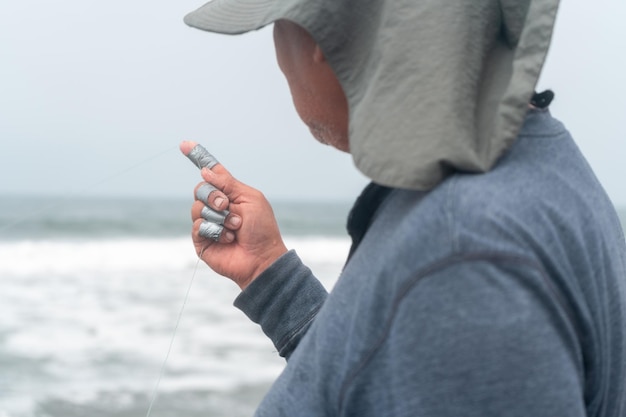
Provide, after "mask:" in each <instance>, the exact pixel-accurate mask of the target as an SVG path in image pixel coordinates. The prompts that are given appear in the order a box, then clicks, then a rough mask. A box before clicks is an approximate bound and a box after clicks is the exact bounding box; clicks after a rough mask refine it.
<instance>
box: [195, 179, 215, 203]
mask: <svg viewBox="0 0 626 417" xmlns="http://www.w3.org/2000/svg"><path fill="white" fill-rule="evenodd" d="M215 190H217V188H215V187H214V186H213V185H211V184H209V183H208V182H205V183H204V184H202V185H201V186H200V187H198V189H197V190H196V198H197V199H198V200H200V201H202V202H203V203H205V204H209V195H210V194H211V193H212V192H213V191H215Z"/></svg>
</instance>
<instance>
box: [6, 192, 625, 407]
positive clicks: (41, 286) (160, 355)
mask: <svg viewBox="0 0 626 417" xmlns="http://www.w3.org/2000/svg"><path fill="white" fill-rule="evenodd" d="M190 203H191V202H190V201H178V200H158V199H88V198H66V199H54V198H41V197H39V198H34V197H9V196H0V417H79V416H80V417H85V416H90V417H113V416H116V417H141V416H145V414H146V411H147V408H148V404H149V400H150V395H151V394H152V391H153V388H154V385H155V383H156V381H157V378H158V375H159V371H160V368H161V365H162V363H163V360H164V358H165V354H166V352H167V348H168V346H169V342H170V338H171V336H172V332H173V328H174V324H175V321H176V318H177V316H178V313H179V311H180V308H181V305H182V303H183V299H184V295H185V292H186V290H187V287H188V285H189V282H190V280H191V277H192V275H193V273H194V270H195V269H196V265H197V258H196V256H195V253H194V250H193V247H192V244H191V241H190V238H189V230H190V227H191V220H190V215H189V209H190ZM273 206H274V211H275V213H276V215H277V218H278V221H279V225H280V227H281V231H282V233H283V235H284V236H285V240H286V243H287V245H288V247H290V248H293V249H295V250H296V251H297V252H298V254H299V255H300V256H301V258H302V259H303V260H304V262H305V263H306V264H307V265H308V266H309V267H311V269H312V270H313V272H314V273H315V274H316V276H317V277H318V278H319V279H320V280H321V281H322V283H323V284H324V285H325V286H326V287H327V288H329V289H330V288H331V287H332V285H333V284H334V282H335V280H336V278H337V277H338V275H339V273H340V271H341V268H342V267H343V263H344V261H345V257H346V255H347V253H348V249H349V244H350V243H349V239H348V238H347V236H346V233H345V222H346V217H347V213H348V211H349V208H350V203H345V204H344V203H319V202H318V203H312V202H306V203H302V202H292V203H285V202H274V204H273ZM620 213H621V218H622V222H623V223H626V211H624V210H622V211H621V212H620ZM238 293H239V291H238V288H237V287H236V286H235V285H234V284H233V283H231V282H230V281H229V280H227V279H225V278H223V277H220V276H217V275H216V274H215V273H213V272H212V271H211V270H210V269H209V268H208V267H206V265H204V264H200V265H198V270H197V275H196V278H195V280H194V284H193V287H192V289H191V292H190V297H189V300H188V302H187V306H186V309H185V312H184V314H183V316H182V320H181V323H180V327H179V329H178V332H177V335H176V338H175V341H174V345H173V349H172V352H171V355H170V358H169V360H168V362H167V364H166V368H165V374H164V377H163V380H162V382H161V386H160V389H159V396H158V398H157V401H156V403H155V405H154V407H153V410H152V416H154V417H165V416H177V417H178V416H185V417H196V416H197V417H199V416H203V417H204V416H211V417H221V416H224V417H226V416H228V417H238V416H242V417H243V416H250V415H252V414H253V412H254V409H255V408H256V405H257V404H258V402H259V401H260V400H261V398H262V397H263V395H264V393H265V392H266V391H267V390H268V388H269V386H270V384H271V382H272V381H273V380H274V379H275V378H276V376H277V375H278V374H279V373H280V372H281V370H282V369H283V367H284V364H285V362H284V360H283V359H282V358H280V357H279V356H278V355H277V353H276V351H275V348H274V346H273V345H272V344H271V342H270V341H269V340H268V339H267V338H266V337H265V335H263V334H262V332H261V331H260V329H259V328H258V327H257V326H256V325H255V324H253V323H251V322H250V321H249V320H248V319H247V318H246V317H245V316H244V315H243V313H242V312H240V311H239V310H237V309H235V308H234V307H233V306H232V301H233V300H234V298H235V297H236V296H237V295H238Z"/></svg>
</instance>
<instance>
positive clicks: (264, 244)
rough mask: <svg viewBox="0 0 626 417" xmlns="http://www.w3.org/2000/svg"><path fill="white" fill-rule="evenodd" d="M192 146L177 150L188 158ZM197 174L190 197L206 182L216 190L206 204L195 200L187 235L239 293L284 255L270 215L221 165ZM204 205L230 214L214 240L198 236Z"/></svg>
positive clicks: (256, 195) (265, 203)
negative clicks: (191, 224)
mask: <svg viewBox="0 0 626 417" xmlns="http://www.w3.org/2000/svg"><path fill="white" fill-rule="evenodd" d="M195 146H196V143H195V142H183V143H182V144H181V146H180V149H181V151H182V152H183V153H184V154H185V155H188V154H189V152H190V151H191V150H192V149H193V148H194V147H195ZM215 162H217V161H215ZM201 175H202V178H203V179H204V181H205V182H203V183H200V184H198V186H197V187H196V189H195V190H194V196H195V195H196V191H197V190H198V188H200V187H202V186H203V185H206V183H208V184H211V185H212V186H214V187H215V188H217V190H216V191H213V192H211V193H210V194H209V196H208V198H207V201H206V202H204V201H200V200H198V198H197V197H196V200H195V202H194V203H193V206H192V208H191V218H192V220H193V229H192V234H191V236H192V239H193V243H194V246H195V249H196V253H197V254H198V256H200V257H201V259H202V260H203V261H204V262H206V264H207V265H209V267H211V269H213V270H214V271H215V272H217V273H218V274H220V275H223V276H226V277H228V278H230V279H232V280H233V281H234V282H235V283H236V284H237V285H239V287H240V288H241V289H242V290H243V289H245V288H246V287H247V286H248V285H249V284H250V282H252V281H253V280H254V279H255V278H256V277H257V276H258V275H259V274H260V273H261V272H263V271H264V270H265V269H267V268H268V267H269V266H270V265H271V264H272V263H273V262H274V261H275V260H276V259H278V258H279V257H281V256H282V255H283V254H285V253H286V252H287V248H286V247H285V244H284V243H283V240H282V237H281V236H280V231H279V229H278V224H277V223H276V219H275V217H274V212H273V210H272V207H271V206H270V204H269V202H268V201H267V199H266V198H265V196H263V194H262V193H261V192H259V191H258V190H256V189H254V188H252V187H249V186H247V185H245V184H243V183H241V182H239V181H237V180H236V179H235V178H234V177H233V176H232V175H231V174H230V173H229V172H228V171H227V170H226V168H224V167H223V166H222V165H221V164H219V163H216V165H214V166H213V167H212V168H211V169H208V168H206V167H205V168H202V170H201ZM205 206H208V207H210V208H212V209H213V210H216V211H222V210H226V209H228V210H229V211H230V214H228V216H227V217H226V219H225V220H224V230H223V231H222V233H221V235H220V237H219V240H218V241H215V240H213V239H210V238H206V237H203V236H201V235H200V234H199V233H198V232H199V230H200V225H201V224H202V223H203V222H205V220H204V218H203V217H202V215H201V212H202V209H203V208H204V207H205Z"/></svg>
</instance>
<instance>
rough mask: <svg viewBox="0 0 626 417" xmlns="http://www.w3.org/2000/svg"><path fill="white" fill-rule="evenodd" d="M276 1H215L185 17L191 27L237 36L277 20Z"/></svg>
mask: <svg viewBox="0 0 626 417" xmlns="http://www.w3.org/2000/svg"><path fill="white" fill-rule="evenodd" d="M275 6H276V0H213V1H211V2H209V3H207V4H205V5H204V6H202V7H200V8H199V9H197V10H195V11H193V12H191V13H189V14H188V15H187V16H185V19H184V21H185V23H186V24H187V25H189V26H191V27H194V28H197V29H202V30H206V31H209V32H217V33H225V34H231V35H236V34H240V33H245V32H249V31H251V30H257V29H260V28H262V27H264V26H266V25H268V24H270V23H272V22H273V21H275V20H276V19H277V17H276V16H274V14H275V13H273V11H274V10H275V8H276V7H275Z"/></svg>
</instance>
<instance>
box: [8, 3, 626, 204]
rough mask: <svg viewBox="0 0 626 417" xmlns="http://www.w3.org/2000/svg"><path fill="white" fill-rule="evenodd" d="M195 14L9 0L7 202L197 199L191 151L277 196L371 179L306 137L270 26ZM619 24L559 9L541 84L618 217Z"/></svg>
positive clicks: (162, 7) (618, 11)
mask: <svg viewBox="0 0 626 417" xmlns="http://www.w3.org/2000/svg"><path fill="white" fill-rule="evenodd" d="M201 4H202V0H200V1H197V0H177V1H169V2H166V1H163V0H151V1H147V0H134V1H128V2H126V1H125V2H122V1H109V2H102V1H94V0H64V1H62V2H44V1H37V2H35V1H31V0H20V1H9V0H1V1H0V193H7V192H11V193H29V194H30V193H42V194H50V193H52V194H72V193H76V192H84V191H85V190H87V192H88V193H90V194H98V195H158V196H173V197H179V196H190V195H191V190H192V189H193V186H194V185H195V184H196V182H197V181H199V177H198V176H196V175H197V174H196V172H195V170H194V168H193V166H192V165H191V164H190V163H189V162H187V161H186V160H185V159H184V158H183V157H182V156H180V155H179V154H178V150H177V146H178V143H179V141H180V140H183V139H188V140H195V141H198V142H200V143H202V144H204V145H205V147H207V148H208V149H209V150H210V151H211V152H212V153H214V154H215V156H217V157H218V158H219V159H220V160H221V161H222V162H223V163H224V164H225V165H226V166H227V167H228V168H229V169H230V170H231V172H233V174H234V175H235V176H237V177H238V178H240V179H241V180H244V181H246V182H248V183H250V184H251V185H253V186H255V187H257V188H259V189H261V190H262V191H264V192H265V194H266V195H268V196H269V197H270V198H276V199H278V198H315V199H318V198H325V197H328V198H332V199H352V198H354V197H355V196H356V195H357V194H358V192H359V191H360V189H361V188H362V186H363V185H364V184H365V183H366V181H365V179H364V178H363V177H362V176H361V175H360V174H359V173H358V172H357V171H356V169H355V168H354V167H353V164H352V161H351V159H350V157H349V155H345V154H341V153H340V152H338V151H335V150H333V149H330V148H328V147H325V146H322V145H320V144H318V143H317V142H315V140H314V139H312V138H311V137H310V135H309V133H308V131H307V129H306V128H305V127H304V126H303V125H301V123H300V121H299V120H298V118H297V115H296V114H295V111H294V110H293V108H292V105H291V98H290V96H289V92H288V90H287V86H286V83H285V82H284V80H283V78H282V75H281V74H280V72H279V70H278V68H277V66H276V63H275V58H274V51H273V43H272V39H271V29H269V28H267V29H265V30H261V31H259V32H255V33H252V34H247V35H244V36H237V37H228V36H220V35H213V34H209V33H205V32H201V31H198V30H195V29H191V28H188V27H187V26H185V25H184V24H183V23H182V17H183V16H184V14H186V13H187V12H188V11H191V10H193V9H194V8H196V7H197V6H200V5H201ZM625 21H626V2H624V1H623V0H596V1H594V2H581V1H573V0H563V2H562V6H561V11H560V15H559V19H558V22H557V28H556V33H555V37H554V42H553V46H552V50H551V52H550V55H549V58H548V63H547V65H546V68H545V71H544V74H543V76H542V79H541V81H540V88H552V89H554V90H555V91H556V93H557V98H556V101H555V103H554V104H553V106H552V113H553V114H554V115H555V116H556V117H557V118H559V119H561V120H562V121H564V122H565V123H566V125H567V126H568V128H569V129H570V130H571V131H572V132H573V134H574V136H575V138H576V140H577V142H578V144H579V146H580V147H581V149H582V151H583V152H584V154H585V155H586V156H587V158H588V159H589V161H590V163H591V165H592V166H593V168H594V169H595V171H596V173H597V175H598V177H599V178H600V180H601V182H602V183H603V184H604V186H605V187H606V189H607V191H608V193H609V195H610V196H611V198H612V199H613V201H614V202H615V203H616V204H617V205H619V206H626V186H624V185H623V182H624V179H625V178H626V138H625V137H624V136H625V135H624V131H625V129H624V122H625V119H626V83H625V82H624V81H623V77H624V74H626V53H625V51H626V25H625V24H624V22H625ZM157 155H158V156H157ZM155 156H156V157H155ZM129 168H135V169H133V170H131V171H125V170H127V169H129ZM118 173H121V174H119V175H117V176H115V177H114V178H111V176H114V175H116V174H118Z"/></svg>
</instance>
